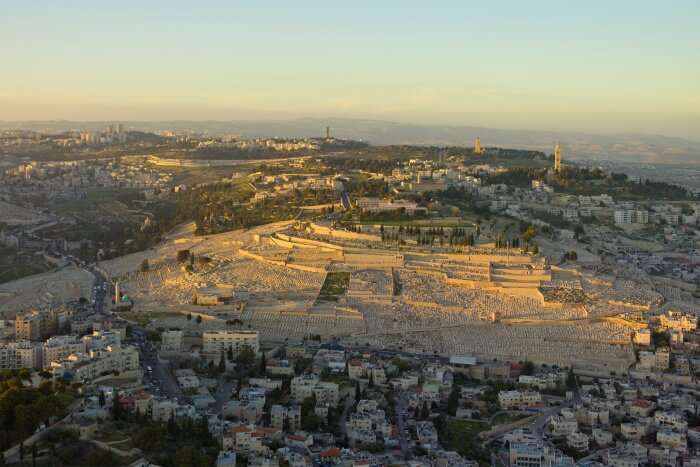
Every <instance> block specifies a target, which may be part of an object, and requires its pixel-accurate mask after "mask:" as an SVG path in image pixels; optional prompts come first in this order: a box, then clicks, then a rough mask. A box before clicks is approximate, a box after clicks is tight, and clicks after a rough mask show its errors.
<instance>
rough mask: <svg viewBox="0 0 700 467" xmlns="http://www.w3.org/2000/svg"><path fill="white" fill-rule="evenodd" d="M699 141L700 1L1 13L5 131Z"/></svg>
mask: <svg viewBox="0 0 700 467" xmlns="http://www.w3.org/2000/svg"><path fill="white" fill-rule="evenodd" d="M298 116H314V117H328V116H333V117H358V118H375V119H390V120H396V121H403V122H417V123H439V124H442V123H450V124H464V125H475V126H490V127H499V128H532V129H545V130H581V131H592V132H606V133H607V132H618V131H625V132H627V131H629V132H640V133H660V134H667V135H677V136H685V137H690V138H693V139H700V135H699V133H700V1H698V0H688V1H674V0H665V1H661V0H646V1H645V0H636V1H626V0H607V1H590V0H589V1H574V0H557V1H537V0H511V1H479V2H472V1H467V0H461V1H438V0H432V1H429V0H424V1H420V2H413V1H409V0H403V1H382V0H374V1H358V0H352V1H348V0H345V1H341V0H324V1H304V0H288V1H278V2H272V1H262V0H259V1H250V2H243V1H220V2H214V1H207V0H199V1H189V2H185V1H175V0H168V1H160V0H142V1H131V0H113V1H103V0H99V1H95V0H92V1H89V2H88V1H70V0H53V1H41V0H0V119H4V120H20V119H74V120H114V119H131V120H155V119H269V118H289V117H298Z"/></svg>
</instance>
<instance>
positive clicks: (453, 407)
mask: <svg viewBox="0 0 700 467" xmlns="http://www.w3.org/2000/svg"><path fill="white" fill-rule="evenodd" d="M458 408H459V389H458V387H457V386H456V385H453V386H452V391H451V392H450V397H448V398H447V413H448V414H450V415H452V416H453V417H454V416H455V415H456V414H457V409H458Z"/></svg>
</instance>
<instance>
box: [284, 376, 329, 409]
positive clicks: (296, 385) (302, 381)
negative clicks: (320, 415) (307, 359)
mask: <svg viewBox="0 0 700 467" xmlns="http://www.w3.org/2000/svg"><path fill="white" fill-rule="evenodd" d="M291 393H292V399H293V400H294V401H296V402H299V403H301V402H303V401H304V399H306V398H308V397H311V396H312V395H315V396H316V403H317V404H329V405H333V406H335V405H337V404H338V399H339V396H338V385H337V384H335V383H329V382H323V381H319V379H318V377H316V376H314V375H302V376H297V377H295V378H292V383H291Z"/></svg>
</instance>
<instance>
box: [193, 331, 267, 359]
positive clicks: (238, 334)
mask: <svg viewBox="0 0 700 467" xmlns="http://www.w3.org/2000/svg"><path fill="white" fill-rule="evenodd" d="M244 347H248V348H250V349H251V350H252V351H253V352H254V353H255V354H256V355H257V353H258V351H259V350H260V345H259V342H258V332H257V331H205V332H204V333H203V334H202V353H203V354H205V355H206V356H208V357H209V358H211V359H215V358H219V356H220V355H221V354H222V353H225V352H227V351H228V349H229V348H230V349H232V351H233V354H234V355H238V353H240V351H241V350H242V349H243V348H244Z"/></svg>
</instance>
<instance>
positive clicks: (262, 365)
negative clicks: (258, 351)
mask: <svg viewBox="0 0 700 467" xmlns="http://www.w3.org/2000/svg"><path fill="white" fill-rule="evenodd" d="M265 373H267V358H266V357H265V352H263V353H262V355H261V357H260V374H261V375H264V374H265Z"/></svg>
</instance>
